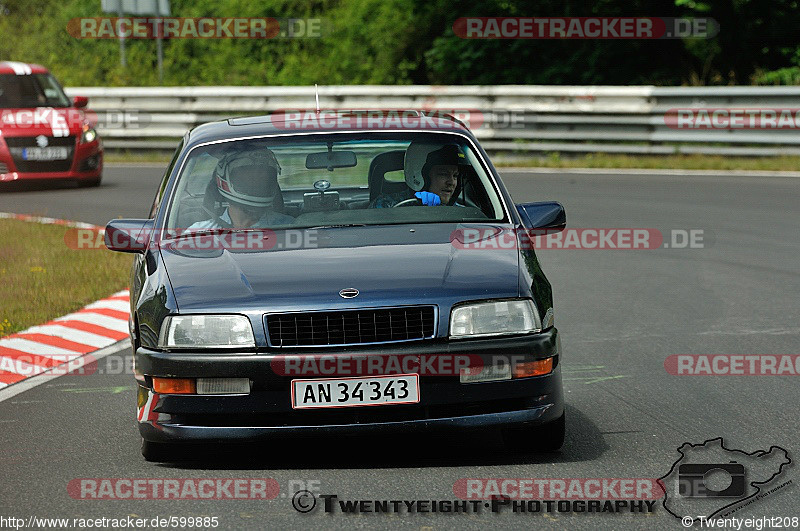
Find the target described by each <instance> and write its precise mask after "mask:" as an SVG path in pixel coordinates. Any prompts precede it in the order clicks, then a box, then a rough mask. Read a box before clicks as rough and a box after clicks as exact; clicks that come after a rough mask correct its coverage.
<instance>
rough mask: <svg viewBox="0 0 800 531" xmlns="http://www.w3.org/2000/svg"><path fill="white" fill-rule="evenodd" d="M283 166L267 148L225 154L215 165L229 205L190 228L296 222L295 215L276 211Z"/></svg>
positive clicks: (256, 225) (223, 194)
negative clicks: (279, 176)
mask: <svg viewBox="0 0 800 531" xmlns="http://www.w3.org/2000/svg"><path fill="white" fill-rule="evenodd" d="M280 170H281V168H280V165H279V164H278V161H277V159H276V158H275V155H274V154H273V153H272V152H271V151H270V150H268V149H266V148H260V149H256V148H251V149H248V150H246V151H238V152H235V153H232V154H228V155H226V156H225V157H223V158H222V159H221V160H220V162H219V164H217V167H216V168H215V169H214V176H213V179H214V181H215V184H216V188H217V191H218V192H219V195H220V196H221V197H222V199H223V200H227V201H228V207H227V208H226V209H225V211H224V212H223V213H222V214H221V215H219V216H215V217H213V218H212V219H208V220H205V221H198V222H197V223H194V224H192V225H191V226H189V230H197V229H216V228H222V227H234V228H249V227H255V228H267V227H271V226H275V225H287V224H291V223H293V222H294V218H293V217H291V216H287V215H285V214H281V213H279V212H276V211H275V209H276V208H279V207H280V206H281V205H282V201H281V202H280V203H281V205H276V202H277V200H278V198H279V197H280V188H279V186H278V173H280Z"/></svg>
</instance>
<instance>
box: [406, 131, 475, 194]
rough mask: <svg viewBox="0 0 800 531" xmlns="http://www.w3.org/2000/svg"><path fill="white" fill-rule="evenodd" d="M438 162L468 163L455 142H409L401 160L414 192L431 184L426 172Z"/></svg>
mask: <svg viewBox="0 0 800 531" xmlns="http://www.w3.org/2000/svg"><path fill="white" fill-rule="evenodd" d="M438 164H445V165H457V166H463V165H469V162H467V157H466V155H464V151H463V150H462V149H461V147H459V146H458V145H457V144H434V143H426V142H411V144H410V145H409V146H408V148H407V149H406V155H405V159H404V161H403V170H404V172H405V177H406V184H407V185H408V187H409V188H411V189H412V190H414V191H415V192H419V191H420V190H426V189H427V188H428V187H429V186H430V184H431V183H430V182H429V180H428V172H429V171H430V168H431V167H432V166H436V165H438Z"/></svg>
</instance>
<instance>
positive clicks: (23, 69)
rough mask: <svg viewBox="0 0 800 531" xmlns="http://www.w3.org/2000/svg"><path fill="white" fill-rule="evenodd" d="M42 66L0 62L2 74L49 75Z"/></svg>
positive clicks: (0, 72)
mask: <svg viewBox="0 0 800 531" xmlns="http://www.w3.org/2000/svg"><path fill="white" fill-rule="evenodd" d="M49 73H50V72H49V71H48V70H47V69H46V68H45V67H43V66H42V65H36V64H28V63H20V62H17V61H0V74H16V75H18V76H27V75H30V74H49Z"/></svg>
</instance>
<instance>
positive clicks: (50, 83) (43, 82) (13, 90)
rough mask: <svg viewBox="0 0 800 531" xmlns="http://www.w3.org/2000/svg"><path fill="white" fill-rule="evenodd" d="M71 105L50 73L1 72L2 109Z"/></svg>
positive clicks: (0, 107)
mask: <svg viewBox="0 0 800 531" xmlns="http://www.w3.org/2000/svg"><path fill="white" fill-rule="evenodd" d="M70 105H71V102H70V100H69V98H68V97H67V95H66V94H64V91H63V90H62V89H61V86H60V85H59V84H58V82H57V81H56V80H55V78H54V77H53V76H51V75H50V74H32V75H27V76H18V75H15V74H0V109H14V108H26V107H69V106H70Z"/></svg>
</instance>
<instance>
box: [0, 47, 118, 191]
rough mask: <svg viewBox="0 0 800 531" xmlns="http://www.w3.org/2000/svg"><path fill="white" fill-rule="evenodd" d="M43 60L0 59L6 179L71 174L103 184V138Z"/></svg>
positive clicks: (80, 101) (1, 168)
mask: <svg viewBox="0 0 800 531" xmlns="http://www.w3.org/2000/svg"><path fill="white" fill-rule="evenodd" d="M88 103H89V100H88V99H87V98H85V97H81V96H76V97H75V98H74V99H73V100H70V99H69V98H68V97H67V95H66V94H64V90H63V89H62V88H61V85H59V83H58V81H56V79H55V78H54V77H53V76H52V75H51V74H50V72H48V71H47V69H46V68H44V67H41V66H39V65H31V64H25V63H17V62H12V61H4V62H0V182H5V181H17V180H30V179H59V180H60V179H70V180H74V181H76V182H77V183H78V184H79V185H80V186H97V185H99V184H100V180H101V179H102V174H103V144H102V142H101V141H100V139H99V138H98V136H97V131H96V130H95V128H94V124H95V123H96V120H92V119H91V117H92V116H93V115H91V113H89V112H88V111H87V110H86V105H87V104H88Z"/></svg>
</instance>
